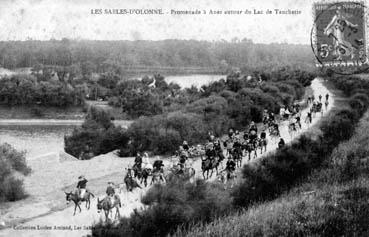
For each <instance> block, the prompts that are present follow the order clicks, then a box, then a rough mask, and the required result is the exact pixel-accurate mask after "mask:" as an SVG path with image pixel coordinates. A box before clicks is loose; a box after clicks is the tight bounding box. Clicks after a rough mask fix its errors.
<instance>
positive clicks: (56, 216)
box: [0, 79, 334, 237]
mask: <svg viewBox="0 0 369 237" xmlns="http://www.w3.org/2000/svg"><path fill="white" fill-rule="evenodd" d="M311 87H312V89H313V92H314V96H315V98H318V96H319V95H322V96H323V99H322V100H325V95H326V94H327V93H328V94H329V95H330V103H329V106H328V110H327V111H329V110H330V109H331V108H332V107H333V106H334V98H333V95H332V94H331V93H330V92H329V91H328V89H327V88H325V87H324V86H323V85H322V83H321V80H319V79H315V80H314V81H313V82H312V85H311ZM323 107H324V105H323ZM323 109H324V108H323ZM327 111H325V110H324V112H325V113H326V112H327ZM306 113H307V109H304V110H303V111H302V119H301V120H302V126H303V128H302V129H301V130H300V131H299V132H298V134H295V135H294V137H293V138H291V136H290V135H289V133H288V128H287V122H286V121H284V122H282V123H281V124H280V132H281V135H282V137H283V138H284V139H285V141H286V143H288V142H291V140H292V139H295V138H296V137H297V136H299V135H300V134H302V133H303V132H305V131H306V130H308V126H307V125H306V124H305V123H304V120H305V116H306ZM320 118H321V114H320V113H319V114H317V116H316V117H315V118H313V123H312V124H310V125H309V127H311V126H313V125H314V124H315V123H317V122H318V121H319V120H320ZM276 147H277V144H273V143H272V142H270V138H269V144H268V148H267V153H268V152H272V151H275V149H276ZM264 155H265V153H264ZM260 157H261V156H259V158H260ZM243 160H244V163H246V160H247V159H245V158H244V159H243ZM168 162H169V161H166V163H168ZM200 163H201V161H200V160H196V161H195V162H194V168H195V169H196V172H197V176H200V175H201V174H200V170H201V168H200ZM104 189H105V187H104ZM147 189H148V188H145V189H142V190H135V191H134V192H133V193H127V192H125V191H124V192H122V194H121V195H120V196H121V199H122V203H123V206H122V208H121V209H120V212H121V214H122V215H124V216H129V215H130V213H132V211H133V209H134V208H140V207H142V204H141V203H140V199H141V197H142V195H143V194H144V193H145V192H146V191H147ZM96 200H97V199H94V200H93V201H92V203H91V209H90V210H89V211H86V210H85V208H84V207H83V208H82V212H81V213H77V214H76V215H75V216H72V214H73V206H71V207H69V208H66V209H64V210H62V211H56V212H53V213H51V214H49V215H46V216H43V217H39V218H35V219H33V220H31V221H28V222H26V223H24V224H22V225H18V226H17V227H14V228H8V229H4V230H2V231H0V236H27V237H29V236H68V237H72V236H84V235H87V234H89V233H91V231H90V230H89V229H88V228H90V227H91V225H92V224H93V223H95V222H97V221H99V220H100V218H102V216H101V215H100V214H98V213H97V210H96ZM38 226H39V227H41V228H45V227H49V228H52V230H44V229H43V230H37V227H38ZM55 226H56V227H63V226H64V227H68V228H69V227H70V229H64V230H55V229H54V227H55ZM22 228H25V229H22ZM33 228H36V229H33ZM16 229H17V230H16Z"/></svg>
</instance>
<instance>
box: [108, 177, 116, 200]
mask: <svg viewBox="0 0 369 237" xmlns="http://www.w3.org/2000/svg"><path fill="white" fill-rule="evenodd" d="M106 195H107V197H108V198H110V200H111V202H112V203H113V202H114V200H113V197H114V195H115V190H114V183H113V182H108V187H107V188H106Z"/></svg>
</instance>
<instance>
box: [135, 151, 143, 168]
mask: <svg viewBox="0 0 369 237" xmlns="http://www.w3.org/2000/svg"><path fill="white" fill-rule="evenodd" d="M135 166H137V168H139V169H141V166H142V156H141V154H140V153H139V152H137V155H136V158H135Z"/></svg>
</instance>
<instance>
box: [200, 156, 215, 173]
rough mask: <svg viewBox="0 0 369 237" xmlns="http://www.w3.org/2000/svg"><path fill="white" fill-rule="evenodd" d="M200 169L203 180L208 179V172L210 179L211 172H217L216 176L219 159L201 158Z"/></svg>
mask: <svg viewBox="0 0 369 237" xmlns="http://www.w3.org/2000/svg"><path fill="white" fill-rule="evenodd" d="M201 160H202V162H201V169H202V176H203V177H204V179H208V178H209V171H211V173H210V178H211V177H212V176H213V171H214V169H215V170H216V172H217V175H218V166H219V157H217V156H216V157H213V158H212V159H209V158H205V159H203V158H202V157H201ZM205 172H206V178H205Z"/></svg>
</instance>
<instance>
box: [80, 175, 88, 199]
mask: <svg viewBox="0 0 369 237" xmlns="http://www.w3.org/2000/svg"><path fill="white" fill-rule="evenodd" d="M87 182H88V181H87V179H86V178H85V176H83V175H81V176H79V177H78V183H77V189H78V193H79V197H80V198H83V196H84V195H85V193H86V186H87Z"/></svg>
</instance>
